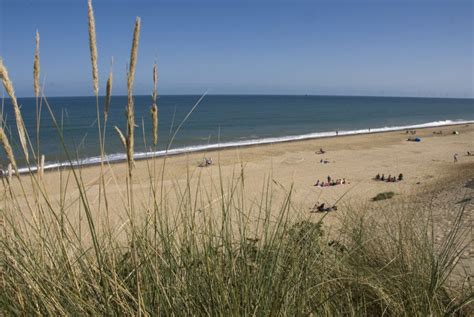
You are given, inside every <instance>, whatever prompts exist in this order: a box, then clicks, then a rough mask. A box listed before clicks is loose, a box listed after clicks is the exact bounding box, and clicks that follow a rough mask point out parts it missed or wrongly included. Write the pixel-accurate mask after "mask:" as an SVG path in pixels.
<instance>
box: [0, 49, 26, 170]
mask: <svg viewBox="0 0 474 317" xmlns="http://www.w3.org/2000/svg"><path fill="white" fill-rule="evenodd" d="M0 78H1V79H2V82H3V87H5V90H6V92H7V94H8V95H9V96H10V99H11V103H12V104H13V110H14V112H15V120H16V126H17V129H18V135H19V138H20V143H21V147H22V148H23V153H24V154H25V159H26V161H27V162H28V161H29V153H28V147H27V144H26V130H25V125H24V124H23V118H22V116H21V111H20V107H19V106H18V102H17V100H16V96H15V90H14V89H13V84H12V81H11V80H10V77H9V76H8V71H7V68H6V67H5V65H4V64H3V60H2V59H1V58H0Z"/></svg>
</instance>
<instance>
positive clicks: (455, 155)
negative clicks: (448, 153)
mask: <svg viewBox="0 0 474 317" xmlns="http://www.w3.org/2000/svg"><path fill="white" fill-rule="evenodd" d="M453 158H454V163H457V162H458V153H454V156H453Z"/></svg>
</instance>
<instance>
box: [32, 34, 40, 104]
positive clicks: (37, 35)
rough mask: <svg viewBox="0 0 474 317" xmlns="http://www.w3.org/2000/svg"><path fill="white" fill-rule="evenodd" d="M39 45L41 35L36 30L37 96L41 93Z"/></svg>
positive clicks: (34, 85) (35, 88) (34, 68)
mask: <svg viewBox="0 0 474 317" xmlns="http://www.w3.org/2000/svg"><path fill="white" fill-rule="evenodd" d="M39 45H40V35H39V32H38V31H36V49H35V61H34V63H33V88H34V90H35V96H36V98H38V97H39V95H40V83H39V81H40V57H39Z"/></svg>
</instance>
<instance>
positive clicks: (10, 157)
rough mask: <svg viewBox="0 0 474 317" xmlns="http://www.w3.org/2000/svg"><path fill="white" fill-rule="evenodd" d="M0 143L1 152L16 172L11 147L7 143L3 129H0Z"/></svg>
mask: <svg viewBox="0 0 474 317" xmlns="http://www.w3.org/2000/svg"><path fill="white" fill-rule="evenodd" d="M0 142H1V143H2V146H3V150H4V151H5V154H6V155H7V158H8V160H9V161H10V164H11V165H12V166H13V168H14V169H15V171H17V168H16V161H15V156H14V155H13V151H12V147H11V145H10V142H9V141H8V137H7V135H6V133H5V130H3V127H0ZM9 174H10V173H9Z"/></svg>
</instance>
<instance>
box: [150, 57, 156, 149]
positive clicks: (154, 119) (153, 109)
mask: <svg viewBox="0 0 474 317" xmlns="http://www.w3.org/2000/svg"><path fill="white" fill-rule="evenodd" d="M157 96H158V67H157V65H156V63H155V64H154V65H153V95H152V99H153V105H152V106H151V109H150V113H151V122H152V132H153V145H157V144H158V106H157V105H156V99H157Z"/></svg>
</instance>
